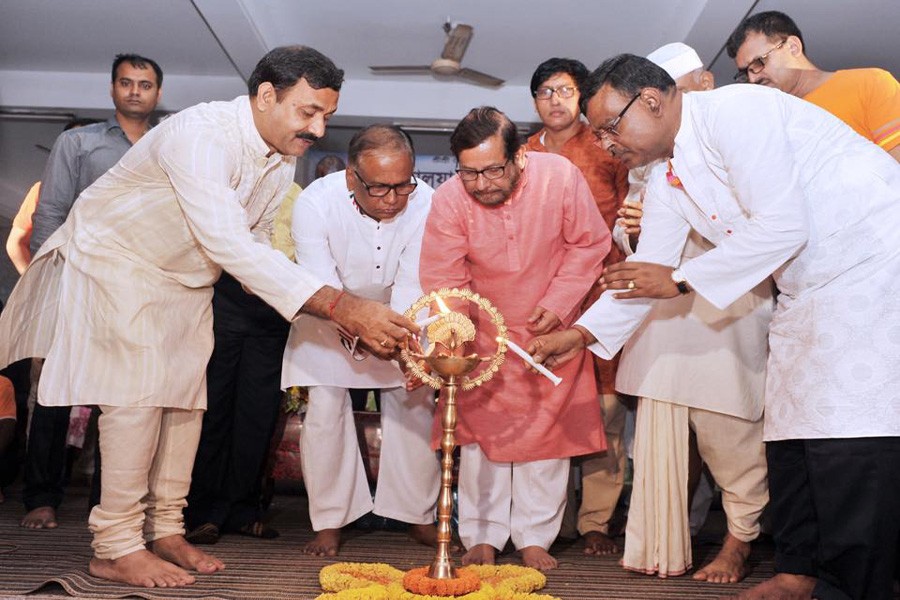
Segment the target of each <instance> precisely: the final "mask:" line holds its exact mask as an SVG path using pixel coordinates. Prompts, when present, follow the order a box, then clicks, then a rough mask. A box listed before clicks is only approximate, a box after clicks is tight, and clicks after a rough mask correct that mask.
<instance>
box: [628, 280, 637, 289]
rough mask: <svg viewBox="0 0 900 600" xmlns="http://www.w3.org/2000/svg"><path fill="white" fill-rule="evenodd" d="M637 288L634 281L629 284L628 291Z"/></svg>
mask: <svg viewBox="0 0 900 600" xmlns="http://www.w3.org/2000/svg"><path fill="white" fill-rule="evenodd" d="M635 287H636V286H635V285H634V279H632V280H631V281H629V282H628V289H629V290H633V289H634V288H635Z"/></svg>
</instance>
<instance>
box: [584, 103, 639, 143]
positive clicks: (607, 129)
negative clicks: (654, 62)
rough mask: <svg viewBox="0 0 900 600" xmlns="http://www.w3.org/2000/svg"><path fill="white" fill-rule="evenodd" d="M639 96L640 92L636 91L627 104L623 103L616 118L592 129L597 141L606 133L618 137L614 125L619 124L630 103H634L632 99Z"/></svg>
mask: <svg viewBox="0 0 900 600" xmlns="http://www.w3.org/2000/svg"><path fill="white" fill-rule="evenodd" d="M640 97H641V93H640V92H638V93H637V94H635V95H634V96H632V97H631V100H629V101H628V104H626V105H625V108H623V109H622V110H621V112H619V114H618V115H616V118H615V119H613V120H612V121H610V122H609V124H608V125H603V126H602V127H598V128H597V129H595V130H594V136H595V137H596V138H597V140H598V141H599V140H600V139H601V138H602V137H603V136H605V135H608V136H612V137H618V136H619V131H618V130H617V129H616V127H618V126H619V123H620V122H621V121H622V117H624V116H625V113H627V112H628V109H629V108H631V105H632V104H634V101H635V100H637V99H638V98H640Z"/></svg>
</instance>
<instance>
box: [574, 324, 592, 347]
mask: <svg viewBox="0 0 900 600" xmlns="http://www.w3.org/2000/svg"><path fill="white" fill-rule="evenodd" d="M572 329H574V330H575V331H577V332H578V333H579V335H581V341H582V342H584V347H585V348H587V347H588V346H590V345H591V342H590V341H589V340H588V337H587V334H586V333H585V332H584V329H580V328H578V327H572Z"/></svg>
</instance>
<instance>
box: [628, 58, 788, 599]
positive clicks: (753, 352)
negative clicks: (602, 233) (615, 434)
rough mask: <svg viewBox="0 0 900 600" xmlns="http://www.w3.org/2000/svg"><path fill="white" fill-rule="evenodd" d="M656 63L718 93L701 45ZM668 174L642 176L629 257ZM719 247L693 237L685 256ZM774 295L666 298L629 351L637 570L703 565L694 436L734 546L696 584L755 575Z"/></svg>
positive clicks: (634, 196) (692, 88)
mask: <svg viewBox="0 0 900 600" xmlns="http://www.w3.org/2000/svg"><path fill="white" fill-rule="evenodd" d="M647 58H649V59H650V60H652V61H653V62H655V63H656V64H658V65H659V66H661V67H662V68H663V69H665V71H666V72H667V73H668V74H669V75H671V77H672V78H673V79H674V80H675V84H676V86H677V87H678V88H679V89H681V90H682V91H685V92H696V91H703V90H709V89H712V88H713V86H714V80H713V75H712V73H710V72H709V71H707V70H705V69H704V68H703V63H702V62H701V60H700V57H699V56H698V55H697V53H696V52H695V51H694V49H693V48H691V47H690V46H687V45H685V44H682V43H678V42H676V43H673V44H666V45H665V46H663V47H661V48H659V49H657V50H655V51H653V52H652V53H650V55H649V56H648V57H647ZM659 168H661V169H665V168H666V167H665V163H664V162H663V163H660V162H656V163H652V164H651V165H648V166H646V167H638V168H635V169H632V171H631V173H630V178H631V180H632V187H631V191H630V193H629V197H628V198H627V199H626V205H625V206H624V207H623V208H622V209H621V210H620V211H619V212H620V215H621V218H620V219H619V221H618V222H617V224H616V228H615V230H614V233H613V237H614V238H615V239H616V241H617V242H618V243H619V244H620V245H621V247H622V249H623V250H624V252H625V254H627V255H631V254H633V253H634V249H635V247H636V246H637V241H638V239H637V238H638V235H639V234H640V221H641V216H642V200H643V196H644V187H645V185H646V182H647V179H648V178H649V175H650V171H651V170H652V169H659ZM671 189H672V192H673V193H681V192H679V191H678V190H675V188H671ZM666 191H668V190H666ZM649 200H650V201H653V200H652V199H649ZM712 247H713V246H712V244H710V243H709V242H708V241H707V240H706V239H704V238H703V237H702V236H701V235H700V234H698V233H697V232H696V231H693V230H692V231H691V233H690V235H689V236H688V239H687V243H686V244H685V247H684V251H683V252H682V261H684V260H689V259H691V258H694V257H697V256H700V255H701V254H703V253H704V252H706V251H708V250H709V249H711V248H712ZM771 290H772V284H771V280H769V279H766V280H765V281H763V282H762V283H761V284H759V285H758V286H757V287H756V288H755V289H754V290H753V291H751V292H749V293H748V294H745V295H744V296H743V297H741V298H740V299H739V300H738V301H737V302H735V303H734V304H732V305H731V306H729V307H728V308H726V309H725V310H720V309H718V308H716V307H715V306H713V305H712V304H711V303H710V302H709V301H707V300H705V299H704V298H703V297H701V296H699V295H698V294H689V295H682V296H679V297H678V298H674V299H671V300H668V301H666V302H657V303H655V306H654V307H653V309H652V310H651V312H650V316H649V317H648V318H647V320H645V321H644V323H643V324H642V325H641V327H640V328H639V329H638V330H637V331H636V332H635V334H634V335H633V336H632V337H631V339H630V340H629V341H628V343H627V344H626V345H625V348H624V350H623V352H622V359H621V364H620V365H619V373H618V376H617V378H616V389H617V390H618V391H619V392H622V393H626V394H632V395H634V396H637V397H638V398H639V400H638V412H637V426H636V429H637V431H636V436H635V447H634V461H635V462H634V465H635V476H634V488H633V491H632V496H631V505H630V509H629V518H628V525H627V529H626V535H625V553H624V557H623V560H622V564H623V566H624V567H625V568H626V569H629V570H634V571H640V572H643V573H648V574H652V573H656V574H658V575H659V576H660V577H666V576H675V575H681V574H683V573H685V572H686V571H688V570H689V569H690V568H691V566H692V557H691V538H690V529H689V525H688V512H689V509H690V493H689V491H688V490H689V486H688V440H689V438H690V437H691V435H692V434H693V436H695V440H696V443H697V447H698V450H699V453H700V456H701V457H702V458H703V461H704V462H706V464H707V465H708V466H709V469H710V472H711V473H712V475H713V477H714V478H715V480H716V482H717V483H718V484H719V486H720V487H721V488H722V506H723V508H724V509H725V514H726V517H727V523H728V533H727V534H726V537H725V542H724V545H723V547H722V550H721V551H720V552H719V554H718V556H716V558H715V559H714V560H713V561H712V562H711V563H709V564H707V565H706V566H704V567H703V568H702V569H700V570H699V571H697V572H696V573H695V574H694V579H699V580H706V581H711V582H716V583H734V582H737V581H740V580H741V579H743V578H744V575H745V568H744V564H745V562H746V559H747V556H749V553H750V542H751V541H752V540H753V539H755V538H756V537H757V536H758V535H759V516H760V513H761V512H762V510H763V507H765V505H766V503H767V502H768V499H769V495H768V486H767V484H766V458H765V451H764V446H763V441H762V433H763V431H762V412H763V387H764V385H765V375H766V357H767V353H768V345H767V342H766V331H767V327H768V324H769V320H770V318H771V313H772V308H773V301H772V291H771ZM698 474H699V472H698Z"/></svg>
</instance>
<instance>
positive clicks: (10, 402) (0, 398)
mask: <svg viewBox="0 0 900 600" xmlns="http://www.w3.org/2000/svg"><path fill="white" fill-rule="evenodd" d="M15 418H16V392H15V390H14V389H13V384H12V381H10V380H9V379H7V378H6V377H4V376H2V375H0V420H3V419H13V420H15Z"/></svg>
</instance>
